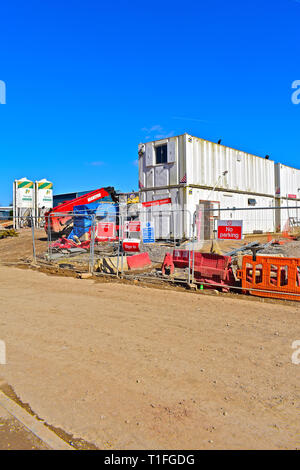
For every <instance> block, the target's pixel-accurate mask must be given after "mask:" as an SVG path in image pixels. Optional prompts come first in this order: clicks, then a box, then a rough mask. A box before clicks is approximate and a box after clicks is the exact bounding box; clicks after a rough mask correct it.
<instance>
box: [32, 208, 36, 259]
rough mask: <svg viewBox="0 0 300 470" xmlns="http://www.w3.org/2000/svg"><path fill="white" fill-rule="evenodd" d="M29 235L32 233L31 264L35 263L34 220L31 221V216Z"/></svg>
mask: <svg viewBox="0 0 300 470" xmlns="http://www.w3.org/2000/svg"><path fill="white" fill-rule="evenodd" d="M31 233H32V256H33V262H34V263H36V250H35V238H34V220H33V216H31Z"/></svg>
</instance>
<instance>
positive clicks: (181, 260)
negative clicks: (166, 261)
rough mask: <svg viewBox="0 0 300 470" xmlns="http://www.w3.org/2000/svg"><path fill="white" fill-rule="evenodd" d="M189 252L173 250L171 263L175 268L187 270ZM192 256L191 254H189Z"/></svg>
mask: <svg viewBox="0 0 300 470" xmlns="http://www.w3.org/2000/svg"><path fill="white" fill-rule="evenodd" d="M189 253H190V252H189V250H174V251H173V263H174V266H175V267H176V268H182V269H184V268H188V266H189ZM191 256H192V253H191Z"/></svg>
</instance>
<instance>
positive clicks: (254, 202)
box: [248, 199, 256, 206]
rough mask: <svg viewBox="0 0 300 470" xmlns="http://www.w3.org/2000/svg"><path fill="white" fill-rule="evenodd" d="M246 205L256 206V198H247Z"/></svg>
mask: <svg viewBox="0 0 300 470" xmlns="http://www.w3.org/2000/svg"><path fill="white" fill-rule="evenodd" d="M248 206H256V199H248Z"/></svg>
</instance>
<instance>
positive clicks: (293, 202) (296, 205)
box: [275, 163, 300, 232]
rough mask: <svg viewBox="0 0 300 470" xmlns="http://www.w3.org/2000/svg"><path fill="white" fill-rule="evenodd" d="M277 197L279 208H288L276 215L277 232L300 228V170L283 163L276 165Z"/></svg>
mask: <svg viewBox="0 0 300 470" xmlns="http://www.w3.org/2000/svg"><path fill="white" fill-rule="evenodd" d="M275 187H276V191H275V193H276V194H275V197H276V206H277V207H286V208H287V209H281V210H278V211H277V214H276V230H277V231H278V232H280V231H285V230H287V231H288V230H289V229H290V228H292V227H293V226H294V225H296V226H300V170H299V169H297V168H292V167H289V166H286V165H282V164H281V163H277V164H276V165H275Z"/></svg>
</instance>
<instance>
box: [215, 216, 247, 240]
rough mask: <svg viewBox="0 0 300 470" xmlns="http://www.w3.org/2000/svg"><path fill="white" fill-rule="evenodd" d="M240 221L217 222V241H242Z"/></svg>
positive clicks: (241, 223)
mask: <svg viewBox="0 0 300 470" xmlns="http://www.w3.org/2000/svg"><path fill="white" fill-rule="evenodd" d="M242 238H243V221H242V220H218V240H242Z"/></svg>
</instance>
